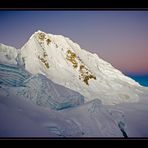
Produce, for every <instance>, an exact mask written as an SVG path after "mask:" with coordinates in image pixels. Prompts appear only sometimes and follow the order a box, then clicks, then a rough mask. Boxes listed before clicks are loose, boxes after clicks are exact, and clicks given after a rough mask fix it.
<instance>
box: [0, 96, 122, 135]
mask: <svg viewBox="0 0 148 148" xmlns="http://www.w3.org/2000/svg"><path fill="white" fill-rule="evenodd" d="M0 117H1V118H0V137H31V136H32V137H123V134H122V132H121V131H120V128H119V127H118V125H117V124H116V122H115V120H114V119H113V118H112V115H111V113H110V112H109V111H108V110H107V109H106V108H104V107H103V106H102V105H101V104H100V101H97V100H94V101H91V102H89V103H87V104H84V105H80V106H79V107H74V108H72V110H69V109H65V110H63V112H61V111H54V110H50V109H48V108H43V107H40V106H36V105H35V104H33V103H32V102H31V101H30V100H28V101H26V100H25V99H23V98H21V97H18V96H16V95H12V94H11V95H8V96H3V95H0ZM117 117H118V116H117ZM10 123H11V124H10Z"/></svg>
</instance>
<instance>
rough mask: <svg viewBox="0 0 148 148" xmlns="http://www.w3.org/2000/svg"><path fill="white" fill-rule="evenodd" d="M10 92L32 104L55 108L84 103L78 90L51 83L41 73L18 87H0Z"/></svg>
mask: <svg viewBox="0 0 148 148" xmlns="http://www.w3.org/2000/svg"><path fill="white" fill-rule="evenodd" d="M2 88H3V89H5V90H9V92H10V93H11V94H14V95H17V96H23V97H24V98H25V99H26V100H31V101H32V102H33V103H34V104H37V105H39V106H42V107H48V108H51V109H55V110H60V109H64V108H69V107H74V106H77V105H80V104H83V103H84V96H82V95H80V94H79V93H78V92H75V91H73V90H70V89H68V88H65V87H64V86H60V85H58V84H55V83H53V82H52V81H51V80H49V79H47V78H46V77H45V76H43V75H41V74H37V75H33V76H31V77H29V78H28V79H26V80H25V81H24V82H23V83H22V84H21V86H19V87H2Z"/></svg>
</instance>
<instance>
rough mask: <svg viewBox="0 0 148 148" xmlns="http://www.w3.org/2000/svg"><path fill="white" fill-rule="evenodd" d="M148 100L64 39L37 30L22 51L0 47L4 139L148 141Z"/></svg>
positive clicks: (142, 91) (114, 71)
mask: <svg viewBox="0 0 148 148" xmlns="http://www.w3.org/2000/svg"><path fill="white" fill-rule="evenodd" d="M147 96H148V89H147V88H145V87H142V86H140V85H139V84H138V83H137V82H135V81H134V80H132V79H131V78H129V77H127V76H125V75H124V74H122V73H121V72H120V71H119V70H117V69H115V68H114V67H113V66H112V65H111V64H110V63H108V62H106V61H104V60H102V59H101V58H100V57H98V56H97V55H96V54H92V53H90V52H88V51H86V50H84V49H81V48H80V46H79V45H78V44H76V43H74V42H72V41H71V40H70V39H68V38H66V37H64V36H61V35H52V34H46V33H45V32H42V31H37V32H35V33H34V34H33V35H32V36H31V37H30V39H29V40H28V42H27V43H26V44H25V45H24V46H23V47H22V48H21V49H15V48H13V47H10V46H7V45H4V44H0V137H1V136H2V137H8V136H12V137H13V136H16V137H18V136H25V137H26V136H35V137H36V136H37V137H41V136H43V137H127V136H131V137H134V136H147V135H148V133H147V132H146V129H147V128H148V124H147V123H148V121H147V119H148V117H147V116H148V114H147V112H148V109H147V105H148V100H147ZM113 104H114V105H113ZM137 115H138V116H137ZM10 122H11V124H10Z"/></svg>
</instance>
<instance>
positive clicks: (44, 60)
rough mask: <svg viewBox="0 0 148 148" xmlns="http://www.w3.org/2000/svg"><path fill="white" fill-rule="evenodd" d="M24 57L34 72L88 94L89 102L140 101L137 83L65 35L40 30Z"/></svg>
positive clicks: (22, 55)
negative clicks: (96, 99)
mask: <svg viewBox="0 0 148 148" xmlns="http://www.w3.org/2000/svg"><path fill="white" fill-rule="evenodd" d="M20 55H21V58H22V59H23V61H24V65H25V69H26V70H28V71H29V72H30V73H32V74H37V73H41V74H43V75H45V76H46V77H47V78H48V79H51V80H53V82H55V83H57V84H60V85H63V86H65V87H67V88H70V89H72V90H74V91H77V92H79V93H80V94H82V95H84V96H85V97H86V100H92V99H93V98H101V96H103V99H102V100H101V101H102V102H103V103H105V104H115V103H119V102H126V101H131V102H132V101H135V100H138V96H137V93H136V92H135V89H134V88H135V87H139V86H140V85H139V84H138V83H137V82H135V81H134V80H132V79H131V78H129V77H127V76H125V75H124V74H122V73H121V72H120V71H119V70H117V69H115V68H114V67H113V66H112V65H111V64H110V63H108V62H106V61H104V60H103V59H101V58H99V57H98V56H97V54H92V53H90V52H88V51H87V50H84V49H82V48H81V47H80V46H79V45H78V44H77V43H74V42H73V41H72V40H70V39H69V38H67V37H64V36H62V35H53V34H48V33H45V32H43V31H40V30H38V31H37V32H35V33H34V34H33V35H32V37H31V38H30V39H29V40H28V42H27V43H26V44H25V45H24V46H23V47H22V48H21V54H20ZM132 88H133V89H132ZM123 90H126V91H125V92H123ZM133 91H134V93H133ZM104 94H105V95H104ZM133 94H135V97H134V100H133V99H132V98H131V97H132V96H133ZM108 98H112V99H111V100H109V99H108Z"/></svg>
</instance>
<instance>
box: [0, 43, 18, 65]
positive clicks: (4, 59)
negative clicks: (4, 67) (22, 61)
mask: <svg viewBox="0 0 148 148" xmlns="http://www.w3.org/2000/svg"><path fill="white" fill-rule="evenodd" d="M17 54H18V53H17V49H15V48H14V47H11V46H6V45H4V44H0V63H4V64H14V65H16V64H17Z"/></svg>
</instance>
